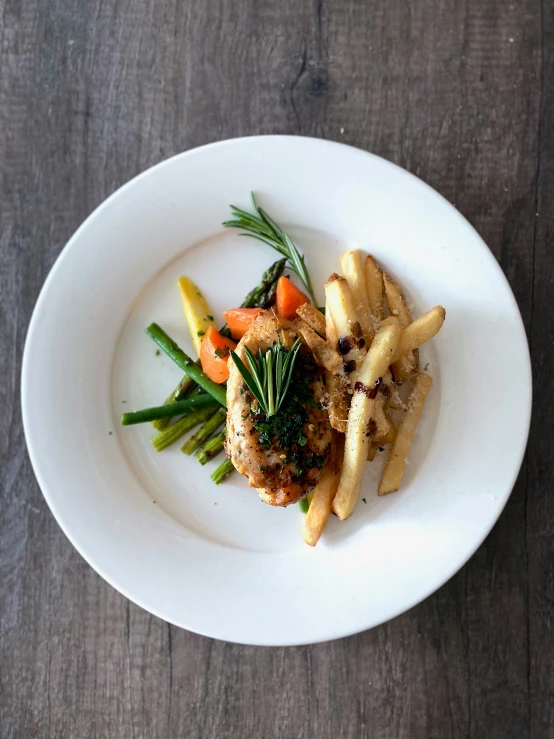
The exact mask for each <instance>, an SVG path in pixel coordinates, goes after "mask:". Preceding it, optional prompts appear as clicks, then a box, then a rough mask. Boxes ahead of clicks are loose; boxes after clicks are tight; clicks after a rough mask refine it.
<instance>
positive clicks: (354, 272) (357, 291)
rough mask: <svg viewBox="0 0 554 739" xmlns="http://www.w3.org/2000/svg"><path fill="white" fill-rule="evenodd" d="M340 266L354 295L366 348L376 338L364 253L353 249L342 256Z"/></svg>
mask: <svg viewBox="0 0 554 739" xmlns="http://www.w3.org/2000/svg"><path fill="white" fill-rule="evenodd" d="M340 266H341V269H342V274H343V277H345V278H346V281H347V282H348V285H349V287H350V292H351V293H352V299H353V301H354V306H355V308H356V314H357V316H358V320H359V322H360V326H361V327H362V335H363V337H364V339H365V343H366V346H369V345H370V344H371V342H372V340H373V337H374V336H375V330H374V328H373V321H372V319H371V311H370V307H369V301H368V299H367V289H366V275H365V270H364V265H363V262H362V253H361V251H360V250H359V249H353V250H352V251H347V252H345V253H344V254H341V258H340Z"/></svg>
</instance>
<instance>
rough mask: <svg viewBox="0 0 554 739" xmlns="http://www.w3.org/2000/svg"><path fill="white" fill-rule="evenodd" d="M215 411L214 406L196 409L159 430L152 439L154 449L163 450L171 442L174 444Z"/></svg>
mask: <svg viewBox="0 0 554 739" xmlns="http://www.w3.org/2000/svg"><path fill="white" fill-rule="evenodd" d="M213 412H214V411H213V408H205V409H204V410H199V411H194V412H193V413H189V415H188V416H183V418H180V419H179V420H178V421H175V423H174V424H172V425H171V426H169V427H168V428H166V429H164V430H163V431H159V432H158V433H157V434H156V435H155V436H153V437H152V439H151V441H152V445H153V447H154V449H155V450H156V451H157V452H161V451H162V449H165V448H166V447H168V446H169V445H170V444H173V442H175V441H177V440H178V439H180V438H181V437H182V436H183V435H184V434H186V433H187V431H190V430H191V429H193V428H194V427H195V426H198V424H199V423H202V421H205V420H206V418H209V416H210V415H212V414H213Z"/></svg>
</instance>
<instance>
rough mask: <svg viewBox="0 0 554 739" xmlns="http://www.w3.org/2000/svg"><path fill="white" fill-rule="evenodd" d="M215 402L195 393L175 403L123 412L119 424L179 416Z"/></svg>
mask: <svg viewBox="0 0 554 739" xmlns="http://www.w3.org/2000/svg"><path fill="white" fill-rule="evenodd" d="M217 402H218V401H217V400H216V399H215V398H213V397H212V396H211V395H196V396H195V397H193V398H188V400H179V401H178V402H177V403H170V404H169V405H159V406H157V407H155V408H144V409H143V410H141V411H132V412H131V413H124V414H123V415H122V416H121V425H122V426H131V425H133V424H135V423H145V422H146V421H154V420H155V419H156V418H166V417H167V416H180V415H182V414H189V413H190V412H191V411H198V410H204V409H205V408H213V407H214V406H216V405H217Z"/></svg>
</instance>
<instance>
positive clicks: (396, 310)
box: [383, 272, 419, 385]
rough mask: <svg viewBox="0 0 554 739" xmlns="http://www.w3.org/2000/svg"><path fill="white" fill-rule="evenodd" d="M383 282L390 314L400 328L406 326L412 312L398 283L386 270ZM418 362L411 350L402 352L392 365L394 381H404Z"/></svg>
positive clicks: (409, 321)
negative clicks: (394, 317)
mask: <svg viewBox="0 0 554 739" xmlns="http://www.w3.org/2000/svg"><path fill="white" fill-rule="evenodd" d="M383 283H384V285H385V294H386V296H387V303H388V306H389V311H390V314H391V316H396V317H397V318H398V320H399V321H400V325H401V326H402V328H404V329H405V328H407V327H408V326H409V325H410V323H411V322H412V314H411V312H410V309H409V307H408V303H407V302H406V298H405V297H404V293H403V292H402V289H401V287H400V285H399V284H398V283H397V282H395V280H393V279H392V277H391V276H390V275H389V274H387V273H386V272H383ZM418 364H419V362H418V358H417V356H416V355H415V354H414V353H413V352H409V353H406V352H404V354H403V355H402V356H401V357H400V358H399V359H398V360H397V361H395V362H394V363H393V365H392V373H393V375H394V379H395V380H396V382H397V383H398V384H399V385H401V384H402V383H403V382H405V381H406V380H407V379H408V378H409V377H411V376H412V375H413V374H414V373H415V372H417V369H418Z"/></svg>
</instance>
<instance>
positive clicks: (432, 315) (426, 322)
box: [394, 305, 446, 362]
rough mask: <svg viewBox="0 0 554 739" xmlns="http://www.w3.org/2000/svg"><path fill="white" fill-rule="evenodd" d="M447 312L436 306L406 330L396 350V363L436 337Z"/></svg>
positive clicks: (440, 306)
mask: <svg viewBox="0 0 554 739" xmlns="http://www.w3.org/2000/svg"><path fill="white" fill-rule="evenodd" d="M445 318H446V311H445V310H444V308H443V307H442V305H436V306H435V307H434V308H431V310H430V311H427V313H424V314H423V315H422V316H420V317H419V318H417V319H416V320H415V321H414V322H413V323H410V325H409V326H407V328H406V329H405V330H404V332H403V334H402V338H401V339H400V344H399V345H398V349H397V350H396V355H395V357H394V361H395V362H396V361H398V360H399V359H400V358H401V357H403V356H404V355H405V354H407V353H408V352H410V351H413V350H414V349H417V348H418V347H420V346H421V345H422V344H425V342H426V341H429V339H432V338H433V336H436V335H437V334H438V332H439V331H440V330H441V328H442V324H443V323H444V319H445Z"/></svg>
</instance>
